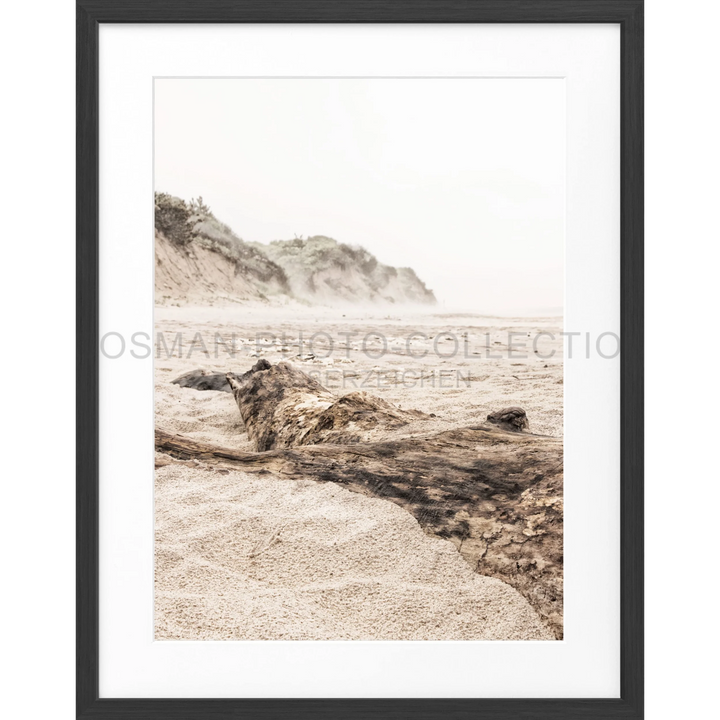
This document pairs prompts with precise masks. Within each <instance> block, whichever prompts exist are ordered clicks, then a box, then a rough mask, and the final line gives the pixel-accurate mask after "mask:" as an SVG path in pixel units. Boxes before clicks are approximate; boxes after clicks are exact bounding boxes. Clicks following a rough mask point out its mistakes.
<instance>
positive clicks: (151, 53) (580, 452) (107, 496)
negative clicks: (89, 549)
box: [99, 25, 620, 697]
mask: <svg viewBox="0 0 720 720" xmlns="http://www.w3.org/2000/svg"><path fill="white" fill-rule="evenodd" d="M619 45H620V34H619V28H618V26H617V25H605V26H603V25H597V26H591V25H584V26H582V25H581V26H574V25H573V26H571V25H555V26H542V27H538V26H532V25H502V26H498V25H480V26H478V25H475V26H470V25H445V26H440V27H438V26H427V25H415V26H408V25H405V26H401V27H392V26H387V25H385V26H379V27H378V26H357V25H343V26H328V25H324V26H322V25H320V26H318V25H305V26H303V27H301V28H297V27H291V26H277V25H275V26H260V27H257V26H255V27H252V26H232V25H229V26H216V25H205V26H181V25H173V26H167V27H156V26H137V25H112V26H105V27H101V29H100V288H101V290H100V333H101V336H102V335H103V334H104V333H106V332H109V331H115V332H121V333H122V334H124V335H125V337H129V336H130V335H131V334H132V333H133V332H136V331H141V332H142V331H144V332H146V333H147V335H148V336H152V335H153V332H154V331H153V326H152V307H153V263H152V260H151V257H152V255H151V253H152V243H151V238H152V222H151V216H150V210H151V205H150V199H151V194H150V189H151V187H152V173H151V170H152V166H151V163H150V162H149V160H150V158H151V153H152V138H153V135H152V125H151V123H150V122H149V121H150V118H151V116H152V99H153V96H152V94H151V92H150V90H151V78H152V76H153V75H160V76H170V75H180V76H183V75H188V74H191V73H197V74H201V75H205V76H211V77H212V76H218V75H220V74H222V73H226V74H229V75H239V74H247V75H250V76H254V75H263V74H265V73H273V74H277V75H286V74H287V73H288V72H290V73H294V74H296V75H298V76H304V75H310V76H312V75H320V74H324V73H330V74H332V75H337V76H348V75H349V76H352V75H359V74H367V75H370V76H373V75H380V74H388V75H391V76H406V75H411V76H412V75H423V74H426V73H431V74H439V75H454V74H466V75H468V76H473V75H479V74H487V75H490V76H500V77H503V76H510V78H511V79H498V78H497V77H494V78H493V79H490V80H486V79H483V78H481V79H478V78H474V77H465V78H463V79H462V80H461V81H449V80H438V79H435V80H406V81H404V82H406V83H412V84H413V86H415V88H416V87H417V86H416V85H415V83H418V82H421V83H425V84H426V86H427V85H432V84H433V83H434V84H435V85H434V86H433V87H427V89H426V97H427V98H430V99H429V102H433V101H438V100H437V93H438V88H439V87H442V86H443V85H444V83H447V82H455V83H457V82H461V83H463V87H464V88H465V89H464V96H463V99H464V101H465V103H466V105H467V104H470V105H471V103H468V98H470V97H474V98H475V100H476V102H477V99H478V98H479V97H482V94H483V93H485V92H487V90H486V89H483V88H482V87H481V86H482V85H483V84H484V83H491V84H493V85H494V86H496V87H497V86H498V84H502V85H504V86H505V88H507V86H508V84H514V83H517V82H520V83H522V84H523V85H526V84H528V83H532V82H537V83H539V84H541V85H544V84H547V83H551V82H552V83H559V84H561V92H560V93H558V95H559V97H558V96H556V97H555V104H560V105H561V107H562V111H560V112H558V111H556V122H561V123H562V122H563V120H564V118H565V117H567V190H566V193H567V194H566V198H567V204H566V212H565V213H564V216H565V223H564V224H565V227H566V241H565V256H566V263H567V269H568V270H567V273H566V282H565V287H564V291H565V295H566V312H565V317H564V322H565V327H566V329H567V330H569V331H575V332H577V331H582V332H587V333H589V334H590V337H592V338H593V339H594V338H597V337H599V336H600V334H601V333H604V332H615V333H619V332H620V328H619V306H620V303H619V240H620V238H619V227H620V212H619V211H620V206H619V197H620V187H619V176H618V172H617V168H618V167H619V157H620V156H619V150H620V146H619V125H618V118H619V66H620V63H619V57H620V52H619ZM367 47H372V48H373V53H372V56H371V57H368V56H367V53H365V52H364V50H365V48H367ZM129 48H132V53H131V54H130V55H129V54H128V49H129ZM578 49H580V51H578ZM329 59H331V60H329ZM529 70H530V71H531V72H532V73H536V74H537V75H539V76H540V77H541V79H538V80H527V79H526V80H520V81H518V80H516V79H514V77H513V76H517V75H525V74H530V73H529V72H528V71H529ZM546 76H550V77H553V76H554V77H563V76H565V79H564V80H552V81H551V80H547V79H546ZM162 82H167V81H162ZM196 82H202V81H196ZM240 82H242V81H240ZM293 82H297V83H302V82H316V81H302V80H295V81H293ZM340 82H342V81H340ZM374 82H376V83H383V82H387V81H385V80H376V81H374ZM393 82H396V83H398V85H397V87H396V90H395V92H397V93H398V94H403V93H405V92H407V91H405V90H404V89H403V87H402V84H401V83H402V82H403V81H393ZM273 86H274V83H273ZM563 86H564V87H563ZM565 88H566V90H567V92H565ZM507 90H509V88H507ZM507 90H506V92H507ZM413 91H416V90H411V92H413ZM297 92H300V91H297ZM515 92H517V90H515ZM158 96H159V91H158V89H157V87H156V88H155V97H156V98H157V97H158ZM565 96H566V98H567V101H566V102H565ZM506 99H507V98H506V97H505V98H497V99H496V102H504V101H505V100H506ZM205 104H208V103H205ZM445 105H446V107H452V108H453V110H455V108H456V106H455V105H452V103H451V102H450V100H449V99H448V98H446V99H445ZM458 112H462V110H458ZM558 116H559V117H558ZM299 122H300V121H299ZM446 122H447V121H445V122H443V127H447V125H446ZM155 130H156V142H159V137H158V135H157V133H158V132H159V131H158V126H156V128H155ZM519 131H520V132H523V130H522V129H520V130H519ZM556 132H557V131H556ZM560 134H561V136H565V132H561V133H560ZM589 137H592V138H593V142H588V141H587V139H588V138H589ZM502 140H503V138H502V135H500V137H499V138H498V142H502ZM564 147H565V143H564V142H563V143H562V145H561V147H560V148H558V147H557V145H556V146H555V151H556V152H558V153H562V152H563V149H564ZM421 148H422V145H419V146H418V147H417V151H418V152H420V151H421ZM446 163H447V165H448V166H449V167H455V164H456V163H455V161H454V160H452V159H451V158H450V159H447V160H446ZM558 164H560V165H561V167H562V164H563V158H562V157H561V160H560V163H558V160H557V159H554V161H553V163H551V166H552V165H554V166H555V167H557V165H558ZM518 167H519V169H523V167H524V165H523V163H519V164H518ZM442 169H443V171H446V170H445V167H443V168H442ZM432 171H434V172H438V171H439V168H432V169H431V172H432ZM328 172H332V166H330V167H329V169H328ZM555 172H557V170H555ZM233 177H234V174H230V175H229V177H228V182H231V181H232V180H231V178H233ZM470 177H471V178H473V180H474V179H475V178H476V176H475V175H472V174H471V175H470ZM562 185H563V183H561V186H562ZM317 192H323V191H322V190H318V191H317ZM241 197H242V196H241ZM363 197H365V195H363ZM563 199H564V198H563ZM438 202H439V204H441V205H442V199H440V200H439V201H438ZM556 204H565V203H562V202H561V203H557V201H556ZM377 212H378V217H376V216H375V213H376V208H375V205H374V204H373V203H372V201H371V205H370V211H369V214H370V215H371V216H372V217H373V219H374V220H375V221H376V222H379V223H380V224H381V223H382V218H383V216H382V207H381V208H380V209H379V210H378V211H377ZM503 241H504V238H503V237H502V236H500V238H499V239H498V242H503ZM463 251H464V246H463ZM129 278H132V293H128V279H129ZM568 354H569V353H568ZM564 376H565V386H564V387H565V404H564V417H565V434H564V466H565V475H564V540H565V553H564V568H563V569H564V589H565V602H564V618H563V619H564V641H563V642H561V643H558V642H552V643H508V642H500V643H483V642H439V643H402V642H397V643H392V642H382V643H379V642H364V643H363V642H353V643H343V642H325V643H320V642H309V643H298V642H272V643H262V642H260V643H258V642H246V643H242V642H233V643H228V642H217V643H209V642H199V643H163V642H153V641H152V626H153V621H152V593H153V576H152V568H153V542H152V541H153V517H152V507H153V503H152V488H153V445H152V436H153V416H154V413H153V407H152V392H151V388H152V385H153V371H152V363H151V362H149V361H145V362H138V361H137V360H136V359H133V358H132V357H131V356H130V355H129V354H126V355H124V356H123V357H122V358H121V359H115V360H113V359H108V358H106V357H101V358H100V379H101V382H100V427H101V428H102V432H101V435H100V567H101V573H100V658H99V664H100V697H318V696H319V697H322V696H323V695H326V694H327V695H331V696H333V697H393V696H401V697H618V696H619V694H620V686H619V677H620V668H619V582H618V581H619V564H618V559H619V517H620V505H619V472H618V470H619V466H620V459H619V444H618V440H619V433H618V427H619V426H618V417H619V412H620V410H619V359H618V358H615V359H612V360H604V359H602V358H601V357H599V356H598V355H597V354H593V355H592V357H591V358H590V359H586V358H585V357H579V356H578V353H577V352H576V353H575V355H574V357H573V359H568V360H567V361H566V363H565V366H564ZM587 407H592V409H593V411H592V413H591V414H590V415H588V413H587V411H586V408H587ZM127 448H135V451H134V452H132V453H129V452H127V451H126V449H127ZM588 620H590V621H588ZM477 667H482V668H483V672H482V673H477V672H476V671H475V670H474V669H475V668H477ZM398 668H401V670H399V669H398ZM440 668H442V670H443V671H442V672H438V669H440Z"/></svg>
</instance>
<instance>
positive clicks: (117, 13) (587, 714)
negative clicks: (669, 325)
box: [76, 0, 644, 720]
mask: <svg viewBox="0 0 720 720" xmlns="http://www.w3.org/2000/svg"><path fill="white" fill-rule="evenodd" d="M76 10H77V188H76V189H77V201H76V202H77V205H76V209H77V465H76V471H77V531H76V533H77V535H76V537H77V581H76V583H77V648H76V652H77V656H76V666H77V688H76V703H77V705H76V709H77V716H78V718H86V719H87V720H90V719H91V718H98V720H99V719H100V718H102V719H103V720H113V719H115V718H118V719H120V718H136V719H137V720H140V719H141V718H153V719H157V720H159V719H161V718H166V719H168V720H169V719H170V718H172V719H173V720H200V719H203V720H206V719H210V718H213V719H214V720H224V719H225V718H228V719H229V718H243V719H244V720H254V719H256V718H257V719H258V720H259V719H260V718H263V719H265V718H281V717H288V718H290V717H297V718H312V719H313V720H315V719H323V718H327V719H328V720H330V719H333V720H335V719H336V718H346V719H348V720H355V719H359V718H371V717H373V718H413V719H414V720H440V718H486V719H487V720H491V719H498V720H499V719H500V718H502V719H507V718H533V719H537V720H543V719H547V720H549V719H550V718H568V719H571V718H572V719H573V720H579V719H581V718H583V719H587V720H591V719H592V720H600V718H625V719H627V720H629V719H630V718H641V717H643V638H644V634H643V601H644V598H643V552H644V548H643V402H644V395H643V0H384V1H383V0H301V1H293V0H275V1H274V2H272V3H267V2H263V1H262V0H109V1H103V0H78V2H77V4H76ZM248 22H257V23H279V22H282V23H311V22H312V23H330V22H332V23H357V22H362V23H617V24H619V25H620V28H621V49H620V52H621V83H620V86H621V118H620V128H621V153H620V155H621V158H620V163H621V166H620V177H621V220H620V222H621V227H620V235H621V248H620V263H621V264H620V280H621V289H620V292H621V298H620V299H621V325H620V327H621V335H622V353H621V358H620V367H621V369H620V373H621V390H620V392H621V399H620V408H621V417H620V433H621V450H620V477H621V489H620V492H621V522H620V525H621V538H620V544H621V557H620V574H621V586H620V588H621V589H620V595H621V597H620V614H621V622H620V634H621V638H620V653H621V658H620V661H621V662H620V673H621V678H620V680H621V682H620V695H621V696H620V698H618V699H594V698H580V699H460V698H458V699H411V698H393V699H323V698H318V699H177V698H175V699H173V698H167V699H138V700H134V699H104V698H102V699H101V698H99V693H98V677H99V661H98V650H99V626H98V619H99V613H98V601H99V593H98V578H99V570H100V568H99V554H98V552H99V535H98V531H99V502H98V500H99V495H98V443H99V430H100V428H99V416H98V396H99V390H98V381H99V373H98V370H99V352H98V347H99V334H98V332H99V328H98V306H99V304H98V289H99V288H98V212H99V210H98V188H99V177H98V90H99V88H98V49H99V48H98V27H99V24H100V23H248Z"/></svg>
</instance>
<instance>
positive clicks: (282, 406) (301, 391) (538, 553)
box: [155, 361, 563, 639]
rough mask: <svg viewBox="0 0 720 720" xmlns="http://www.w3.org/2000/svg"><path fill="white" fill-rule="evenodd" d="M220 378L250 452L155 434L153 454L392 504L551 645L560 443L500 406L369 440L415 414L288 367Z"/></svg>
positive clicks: (557, 625)
mask: <svg viewBox="0 0 720 720" xmlns="http://www.w3.org/2000/svg"><path fill="white" fill-rule="evenodd" d="M188 375H191V374H188ZM226 379H227V382H228V384H229V385H230V386H231V388H232V390H233V394H234V396H235V399H236V401H237V403H238V407H239V408H240V413H241V415H242V417H243V421H244V422H245V425H246V428H247V430H248V434H249V435H250V437H251V438H252V439H253V440H255V442H256V445H257V447H258V449H259V450H260V451H259V452H255V453H243V452H237V451H234V450H230V449H225V448H220V447H216V446H212V445H208V444H206V443H201V442H197V441H195V440H192V439H190V438H186V437H183V436H179V435H171V434H169V433H166V432H164V431H163V430H162V429H159V428H158V429H156V431H155V445H156V449H157V450H158V451H159V452H161V453H165V454H167V455H170V456H172V457H174V458H177V459H179V460H199V461H202V462H204V463H206V464H208V465H215V466H218V467H231V468H235V469H239V470H243V471H245V472H256V473H267V472H273V473H278V474H281V475H285V476H287V477H292V478H312V479H314V480H318V481H330V482H335V483H338V484H341V485H344V486H345V487H347V488H348V489H350V490H354V491H356V492H362V493H365V494H367V495H372V496H375V497H382V498H385V499H387V500H390V501H392V502H395V503H397V504H398V505H400V506H402V507H404V508H405V509H406V510H408V511H409V512H410V513H412V515H413V516H414V517H415V518H416V519H417V521H418V523H419V524H420V526H421V527H422V528H423V530H424V531H425V532H427V533H428V534H431V535H436V536H438V537H441V538H445V539H448V540H451V541H452V542H453V543H454V544H455V545H456V546H457V548H458V550H459V552H460V553H461V555H462V556H463V557H464V558H465V560H466V561H467V562H468V563H469V564H470V565H471V567H473V568H474V569H475V570H476V571H477V572H478V573H480V574H482V575H489V576H492V577H496V578H499V579H500V580H503V581H505V582H507V583H508V584H510V585H512V586H513V587H514V588H516V589H517V590H518V591H519V592H520V593H522V594H523V595H524V596H525V597H526V598H527V600H528V601H529V602H530V603H531V604H532V605H533V607H534V608H535V609H536V610H537V611H538V613H539V614H540V616H541V617H542V618H543V619H544V621H545V622H546V623H547V624H548V626H549V627H550V628H551V629H552V630H553V631H554V633H555V635H556V637H557V638H558V639H560V638H562V632H563V630H562V601H563V598H562V583H563V580H562V578H563V535H562V522H563V500H562V482H563V454H562V450H563V444H562V440H561V439H559V438H553V437H546V436H541V435H532V434H530V433H526V432H522V431H521V430H522V428H523V427H525V426H526V424H527V419H526V418H525V413H524V412H523V411H522V410H520V409H519V408H507V409H506V410H503V411H500V412H499V413H497V414H496V417H493V418H492V420H490V419H489V420H490V422H489V423H487V424H482V425H477V426H473V427H467V428H461V429H456V430H449V431H445V432H441V433H435V434H428V435H425V436H420V437H418V436H413V437H407V438H401V439H397V440H391V441H368V440H367V435H368V432H370V431H372V430H373V429H377V428H378V427H383V428H390V427H393V428H394V427H398V426H399V425H402V424H403V423H405V422H407V421H408V420H409V419H410V418H414V417H417V415H416V414H415V413H414V412H412V411H410V412H408V411H404V410H400V409H398V408H394V407H393V406H392V405H390V404H389V403H386V402H385V401H382V400H379V399H378V398H374V397H372V396H370V395H367V394H365V393H350V394H349V395H346V396H344V397H343V398H336V397H335V396H333V395H332V394H330V393H329V392H328V391H327V390H326V389H325V388H323V387H322V386H320V385H319V384H318V383H316V382H315V381H314V380H313V379H312V378H310V377H309V376H307V375H305V373H302V372H301V371H298V370H295V369H294V368H293V367H292V366H291V365H289V364H288V363H279V364H278V365H275V366H270V364H269V363H267V361H261V362H260V363H258V364H256V366H255V367H254V368H253V369H252V370H251V371H249V372H248V373H245V374H244V375H234V374H232V373H228V375H227V377H226ZM216 382H219V379H218V380H217V381H216ZM191 386H192V385H187V387H191ZM353 396H355V397H353ZM518 410H519V411H520V412H519V413H518V412H517V411H518ZM419 415H422V414H419ZM493 415H495V414H493ZM159 462H160V463H162V459H160V461H159Z"/></svg>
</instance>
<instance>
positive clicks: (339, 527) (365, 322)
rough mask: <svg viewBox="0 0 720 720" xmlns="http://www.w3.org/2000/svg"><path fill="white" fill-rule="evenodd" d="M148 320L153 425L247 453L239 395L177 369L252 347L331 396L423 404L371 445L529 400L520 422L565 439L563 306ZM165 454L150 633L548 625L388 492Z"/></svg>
mask: <svg viewBox="0 0 720 720" xmlns="http://www.w3.org/2000/svg"><path fill="white" fill-rule="evenodd" d="M155 323H156V332H157V333H159V334H161V335H162V338H163V341H164V343H165V345H164V346H163V344H162V343H161V344H160V349H159V356H158V357H157V359H156V362H155V380H156V384H155V407H156V427H158V428H161V429H162V430H164V431H166V432H168V433H176V434H179V435H182V436H185V437H189V438H193V439H195V440H198V441H203V442H206V443H211V444H213V445H218V446H222V447H226V448H232V449H234V450H237V451H248V452H252V451H253V450H254V448H253V446H252V443H251V442H250V440H249V438H248V436H247V433H246V432H245V428H244V425H243V422H242V419H241V417H240V414H239V412H238V408H237V406H236V404H235V401H234V399H233V397H232V395H231V394H229V393H226V392H213V391H207V392H198V391H196V390H194V389H189V388H181V387H179V386H177V385H174V384H172V382H171V381H172V380H174V379H175V378H177V377H178V376H179V375H181V374H183V373H185V372H188V371H190V370H194V369H199V368H202V369H204V370H207V371H211V372H227V371H233V372H236V373H242V372H245V371H246V370H248V369H249V368H250V367H251V366H252V365H253V364H254V363H255V362H256V361H257V360H258V358H260V357H262V358H266V359H268V360H269V361H270V362H272V363H276V362H278V361H280V360H286V361H288V362H290V363H292V364H293V365H295V366H296V367H298V368H299V369H301V370H303V371H304V372H306V373H308V374H311V375H312V376H313V377H315V378H316V379H317V380H318V381H319V382H320V383H321V384H322V385H323V386H324V387H327V388H328V389H330V390H331V391H332V392H333V393H335V394H336V395H339V396H341V395H343V394H345V393H349V392H353V391H356V390H358V389H363V390H365V391H366V392H368V393H371V394H373V395H377V396H379V397H382V398H383V399H385V400H387V401H388V402H390V403H393V404H394V405H397V406H400V407H402V408H406V409H415V410H420V411H422V412H423V413H425V414H426V415H427V417H425V418H423V419H421V420H417V421H413V422H411V423H410V424H409V425H407V426H405V427H403V428H401V429H398V430H392V431H383V432H382V436H378V437H377V438H375V437H373V438H371V439H372V440H387V439H392V438H393V437H394V436H398V437H400V436H402V437H408V436H410V437H412V436H413V435H418V436H420V435H427V434H428V433H433V432H441V431H444V430H449V429H453V428H462V427H467V426H470V425H475V424H478V423H482V422H483V421H484V420H485V418H486V417H487V415H488V413H490V412H492V411H495V410H498V409H499V408H502V407H506V406H521V407H522V408H523V409H524V410H525V411H526V412H527V416H528V419H529V422H530V428H529V432H531V433H536V434H540V435H549V436H553V437H562V407H563V385H562V378H563V371H562V344H561V338H560V336H559V332H560V330H561V318H532V319H524V318H491V317H482V316H477V315H475V316H473V315H470V314H458V315H452V314H449V313H443V312H441V311H439V310H438V308H433V309H429V310H427V309H426V310H424V311H423V312H419V311H413V310H407V309H403V310H402V312H399V311H394V308H390V309H388V308H387V307H384V308H381V309H369V310H359V309H357V308H354V309H350V308H348V309H335V310H331V309H329V308H321V307H314V308H307V307H304V306H302V305H291V306H285V307H269V306H266V305H260V304H255V305H238V304H236V303H228V304H226V305H224V306H223V305H216V306H212V307H208V306H204V307H193V306H189V305H182V306H163V307H157V308H156V313H155ZM178 333H179V334H180V336H178ZM540 333H547V334H546V335H540ZM551 335H554V336H555V339H553V338H552V337H551ZM178 337H181V339H182V346H183V348H182V351H181V352H180V350H179V346H178V345H176V352H175V353H174V355H172V356H169V352H166V350H165V347H167V349H168V351H169V350H170V349H171V348H172V346H173V342H177V341H178ZM536 337H537V338H538V339H537V340H536V341H535V344H533V341H534V340H535V338H536ZM218 338H219V339H218ZM233 343H234V344H233ZM228 350H230V351H233V350H234V351H235V357H229V355H228ZM536 351H537V352H536ZM553 352H554V355H553V356H552V357H550V356H551V354H552V353H553ZM178 355H182V357H179V356H178ZM157 464H158V468H157V471H156V487H155V512H156V615H155V616H156V627H155V633H156V638H157V639H214V640H220V639H227V640H238V639H247V640H251V639H252V640H260V639H266V640H267V639H304V640H308V639H315V640H333V639H335V640H341V639H345V640H372V639H376V640H387V639H396V640H409V639H414V640H440V639H446V640H450V639H453V640H459V639H465V640H478V639H488V640H503V639H504V640H521V639H526V640H529V639H535V640H547V639H554V637H555V635H553V633H552V631H551V630H550V629H549V628H548V627H546V625H545V624H544V623H543V622H542V621H541V619H540V617H539V616H538V614H537V613H536V611H535V610H534V609H533V607H532V606H531V604H530V603H528V601H527V599H526V598H524V597H523V596H522V595H521V594H520V593H519V592H518V591H517V590H516V589H514V588H513V587H510V586H509V585H507V584H506V583H504V582H502V581H500V580H498V579H495V578H490V577H484V576H483V575H482V574H479V573H477V572H475V571H474V570H473V568H471V567H470V565H469V564H468V563H467V562H466V560H465V559H463V557H462V555H461V554H460V553H458V551H457V550H458V547H457V544H458V543H457V540H456V539H454V538H453V539H440V538H437V537H431V536H429V535H428V534H426V533H425V532H423V529H422V528H421V527H420V525H419V524H418V522H417V520H416V519H415V518H413V516H412V515H411V514H410V513H408V512H406V511H405V510H403V509H402V508H401V507H398V506H397V505H395V504H394V503H392V502H390V501H389V500H384V499H378V498H371V497H366V496H363V495H361V494H358V493H356V492H352V491H350V490H348V489H345V488H343V487H340V486H338V485H337V484H335V483H332V482H319V481H317V480H312V479H306V480H300V481H298V480H292V479H287V478H283V477H282V476H277V475H274V474H272V473H267V474H265V475H249V474H247V473H242V472H236V471H228V470H222V469H218V468H211V467H207V466H204V465H203V463H202V462H198V461H185V462H182V461H178V460H174V459H172V458H169V457H168V456H166V455H162V456H161V455H159V456H158V463H157ZM556 624H557V623H556Z"/></svg>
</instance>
